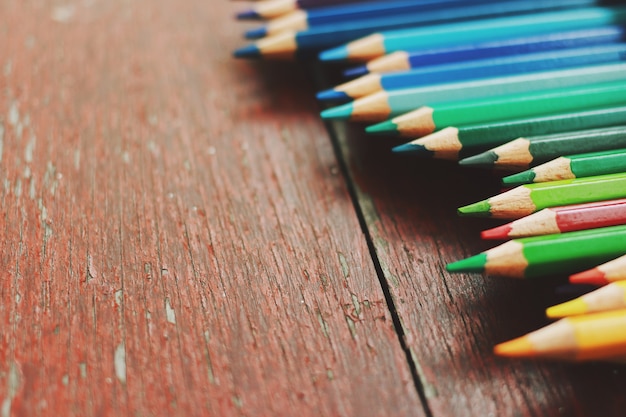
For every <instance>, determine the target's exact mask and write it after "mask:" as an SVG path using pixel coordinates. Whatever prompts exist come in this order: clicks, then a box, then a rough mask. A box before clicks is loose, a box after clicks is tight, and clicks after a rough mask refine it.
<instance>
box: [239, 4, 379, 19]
mask: <svg viewBox="0 0 626 417" xmlns="http://www.w3.org/2000/svg"><path fill="white" fill-rule="evenodd" d="M371 1H373V0H267V1H263V2H260V3H257V4H256V5H255V6H254V7H252V8H251V9H249V10H245V11H243V12H240V13H237V19H242V20H258V19H273V18H275V17H279V16H282V15H285V14H287V13H291V12H294V11H297V10H308V9H315V8H318V7H326V6H333V5H338V4H350V3H366V2H371Z"/></svg>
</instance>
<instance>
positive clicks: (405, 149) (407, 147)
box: [391, 142, 433, 156]
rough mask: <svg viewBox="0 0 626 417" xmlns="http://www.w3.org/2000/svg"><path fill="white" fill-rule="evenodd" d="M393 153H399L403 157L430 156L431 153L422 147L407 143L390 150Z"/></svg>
mask: <svg viewBox="0 0 626 417" xmlns="http://www.w3.org/2000/svg"><path fill="white" fill-rule="evenodd" d="M391 151H392V152H394V153H401V154H403V155H417V156H432V155H433V152H431V151H429V150H428V149H426V148H425V147H424V146H423V145H420V144H417V143H413V142H409V143H405V144H402V145H398V146H396V147H394V148H392V149H391Z"/></svg>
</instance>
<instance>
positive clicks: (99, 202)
mask: <svg viewBox="0 0 626 417" xmlns="http://www.w3.org/2000/svg"><path fill="white" fill-rule="evenodd" d="M242 7H243V5H242V4H240V3H239V4H235V3H234V2H233V3H230V2H226V1H221V0H220V1H218V0H215V1H206V0H178V1H165V0H134V1H129V0H106V1H105V0H84V1H78V0H75V1H69V0H68V1H38V0H4V1H0V203H1V205H2V216H1V217H0V227H1V230H2V235H3V240H2V243H1V245H0V260H1V262H2V272H1V277H2V280H1V286H0V288H1V295H2V302H1V303H0V325H1V337H0V403H1V404H0V416H1V417H7V416H109V415H115V416H200V415H203V416H230V415H233V416H239V415H240V416H273V415H276V416H426V417H430V416H432V417H439V416H441V417H443V416H477V417H486V416H497V417H500V416H572V415H576V416H623V415H624V413H625V412H626V411H624V410H626V394H625V392H626V370H625V369H624V368H622V367H617V366H613V365H603V364H586V365H573V364H563V363H545V362H529V361H512V360H503V359H499V358H496V357H494V356H493V354H492V353H491V349H492V346H493V345H494V344H495V343H498V342H501V341H503V340H506V339H509V338H512V337H516V336H519V335H521V334H523V333H525V332H527V331H530V330H533V329H536V328H538V327H540V326H542V325H544V324H545V323H546V320H545V319H544V318H543V309H544V308H545V307H546V306H548V305H550V304H552V303H554V302H556V301H559V300H560V299H559V297H557V296H555V295H554V294H555V293H554V288H555V285H557V284H558V283H557V282H552V281H549V282H546V281H543V282H519V281H512V280H506V279H502V278H489V277H487V278H486V277H481V276H478V275H454V276H452V275H449V274H447V273H446V272H445V269H444V265H445V264H446V263H447V262H449V261H453V260H457V259H460V258H462V257H466V256H469V255H472V254H475V253H477V252H478V251H480V250H483V249H486V248H487V247H489V246H490V245H488V244H486V243H484V242H480V241H479V239H478V231H479V230H481V229H482V228H484V227H487V226H490V225H493V223H491V222H486V221H477V220H471V219H459V218H457V216H456V215H455V208H456V207H457V206H459V205H461V204H465V203H468V202H473V201H476V200H478V199H482V198H484V197H486V196H489V195H492V194H494V193H496V192H497V190H498V186H497V179H496V178H495V177H493V176H491V175H489V174H484V173H479V172H472V171H465V170H460V169H458V168H456V167H455V166H454V165H452V164H446V163H442V162H440V161H439V162H428V161H426V162H425V161H416V160H413V159H410V158H399V157H398V156H394V155H392V154H390V152H389V149H390V147H391V146H392V145H394V144H396V143H397V142H394V141H393V140H391V139H389V138H370V137H365V136H364V135H363V134H362V133H361V128H360V127H359V126H354V127H352V126H351V127H347V126H346V125H344V124H333V125H329V126H324V124H323V123H322V122H321V121H320V119H319V117H318V116H317V113H318V111H319V107H318V104H317V103H316V102H315V100H314V99H313V93H314V91H315V89H316V86H317V87H321V86H322V84H324V83H327V82H328V81H325V80H328V77H333V76H335V74H336V71H335V70H333V69H324V70H322V71H311V70H310V69H309V68H306V67H304V66H302V65H298V64H284V63H283V64H280V63H279V64H272V63H265V64H255V63H249V62H239V61H236V60H233V59H232V58H231V55H230V53H231V51H232V50H233V49H234V48H236V47H238V46H241V45H243V42H242V40H241V33H242V31H243V29H244V27H245V25H243V24H241V23H236V22H234V21H233V19H232V14H233V13H234V12H235V11H236V10H239V9H241V8H242Z"/></svg>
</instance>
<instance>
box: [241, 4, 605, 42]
mask: <svg viewBox="0 0 626 417" xmlns="http://www.w3.org/2000/svg"><path fill="white" fill-rule="evenodd" d="M494 1H497V0H388V1H370V2H365V3H354V4H347V5H340V6H330V7H320V8H316V9H311V10H298V11H295V12H291V13H289V14H286V15H284V16H280V17H278V18H276V19H272V20H270V21H269V22H268V23H267V24H266V25H265V26H262V27H260V28H255V29H251V30H249V31H248V32H246V38H248V39H259V38H262V37H264V36H271V35H276V34H278V33H280V32H284V31H286V30H292V31H302V30H308V29H312V28H314V27H316V26H320V25H334V24H338V23H339V24H341V23H345V22H347V21H351V22H353V21H355V20H364V19H377V18H381V17H392V16H398V15H402V14H405V13H412V14H419V13H424V12H427V11H430V10H436V9H448V11H449V10H452V9H454V8H458V7H463V6H469V5H477V4H489V3H493V2H494ZM597 3H598V0H586V1H576V2H573V3H572V4H571V5H572V6H573V7H589V6H594V5H596V4H597Z"/></svg>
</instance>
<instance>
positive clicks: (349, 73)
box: [343, 65, 370, 78]
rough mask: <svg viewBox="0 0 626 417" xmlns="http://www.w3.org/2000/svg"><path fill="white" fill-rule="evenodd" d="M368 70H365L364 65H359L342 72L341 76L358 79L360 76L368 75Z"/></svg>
mask: <svg viewBox="0 0 626 417" xmlns="http://www.w3.org/2000/svg"><path fill="white" fill-rule="evenodd" d="M369 72H370V71H369V69H367V66H366V65H361V66H359V67H354V68H348V69H347V70H345V71H344V72H343V76H344V77H346V78H355V77H360V76H362V75H367V74H369Z"/></svg>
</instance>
